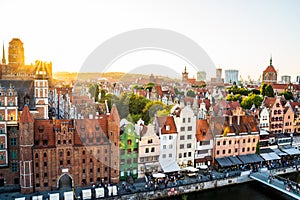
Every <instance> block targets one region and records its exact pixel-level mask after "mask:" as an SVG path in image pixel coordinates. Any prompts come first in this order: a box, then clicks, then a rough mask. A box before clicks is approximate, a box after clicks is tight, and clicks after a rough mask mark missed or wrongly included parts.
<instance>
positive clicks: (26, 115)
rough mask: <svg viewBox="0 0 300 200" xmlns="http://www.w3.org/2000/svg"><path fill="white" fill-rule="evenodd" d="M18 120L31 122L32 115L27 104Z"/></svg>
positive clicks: (32, 120)
mask: <svg viewBox="0 0 300 200" xmlns="http://www.w3.org/2000/svg"><path fill="white" fill-rule="evenodd" d="M20 122H21V123H33V122H34V119H33V117H32V115H31V114H30V112H29V108H28V106H27V105H25V106H24V108H23V111H22V114H21V116H20Z"/></svg>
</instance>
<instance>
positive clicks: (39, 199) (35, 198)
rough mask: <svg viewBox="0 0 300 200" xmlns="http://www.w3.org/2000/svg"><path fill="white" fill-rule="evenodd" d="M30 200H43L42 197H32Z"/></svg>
mask: <svg viewBox="0 0 300 200" xmlns="http://www.w3.org/2000/svg"><path fill="white" fill-rule="evenodd" d="M32 200H43V195H37V196H33V197H32Z"/></svg>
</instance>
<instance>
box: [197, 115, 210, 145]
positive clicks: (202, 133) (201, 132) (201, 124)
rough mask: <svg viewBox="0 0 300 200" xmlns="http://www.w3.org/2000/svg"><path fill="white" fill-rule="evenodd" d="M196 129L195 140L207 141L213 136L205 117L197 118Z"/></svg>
mask: <svg viewBox="0 0 300 200" xmlns="http://www.w3.org/2000/svg"><path fill="white" fill-rule="evenodd" d="M196 131H197V132H196V138H197V141H207V140H211V139H212V138H213V136H212V134H211V131H210V130H209V126H208V123H207V120H205V119H200V120H197V125H196Z"/></svg>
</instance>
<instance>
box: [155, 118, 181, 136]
mask: <svg viewBox="0 0 300 200" xmlns="http://www.w3.org/2000/svg"><path fill="white" fill-rule="evenodd" d="M158 123H159V127H160V128H161V134H174V133H177V128H176V125H175V121H174V118H173V116H163V117H159V118H158Z"/></svg>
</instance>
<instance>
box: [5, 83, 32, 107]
mask: <svg viewBox="0 0 300 200" xmlns="http://www.w3.org/2000/svg"><path fill="white" fill-rule="evenodd" d="M0 84H1V87H3V88H5V89H7V88H9V87H10V84H12V86H13V87H14V89H15V90H16V91H17V93H18V109H19V110H23V107H24V105H25V97H26V96H27V97H29V99H30V101H29V105H28V107H29V109H30V110H33V109H35V98H34V80H0Z"/></svg>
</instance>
